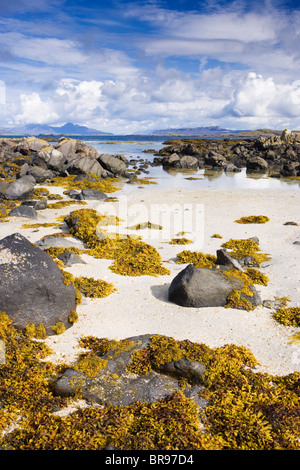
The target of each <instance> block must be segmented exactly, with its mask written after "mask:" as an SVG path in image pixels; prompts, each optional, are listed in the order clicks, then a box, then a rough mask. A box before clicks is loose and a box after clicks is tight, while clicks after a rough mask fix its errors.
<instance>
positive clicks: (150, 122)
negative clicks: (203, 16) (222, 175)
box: [15, 68, 300, 133]
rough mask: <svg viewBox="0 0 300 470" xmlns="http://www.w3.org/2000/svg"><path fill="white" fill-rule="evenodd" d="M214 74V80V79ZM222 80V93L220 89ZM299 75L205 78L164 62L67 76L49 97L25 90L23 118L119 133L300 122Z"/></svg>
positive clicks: (277, 125)
mask: <svg viewBox="0 0 300 470" xmlns="http://www.w3.org/2000/svg"><path fill="white" fill-rule="evenodd" d="M209 78H211V82H209V80H208V79H209ZM218 85H219V86H220V87H221V88H222V90H223V91H222V93H220V94H219V95H218V94H217V93H215V90H216V89H217V88H218ZM299 106H300V80H298V81H294V82H291V83H290V84H284V83H280V82H276V81H275V80H274V78H272V77H263V76H262V75H259V74H256V73H254V72H252V73H249V74H248V75H246V76H245V75H241V74H239V75H238V76H235V75H234V73H233V72H230V73H228V74H225V73H223V72H222V71H221V70H220V69H219V70H218V71H216V70H210V71H209V70H205V71H203V72H202V80H201V79H195V80H192V79H191V78H190V77H189V76H186V75H184V74H182V73H176V71H173V70H172V69H169V70H166V69H163V68H159V69H158V70H157V71H156V75H154V76H153V77H151V78H149V77H145V76H141V75H140V76H139V77H134V78H132V79H129V78H126V77H125V78H123V79H120V78H119V79H118V80H104V81H96V80H91V81H79V80H70V79H64V80H61V81H60V82H59V84H58V86H57V88H56V89H55V90H54V91H53V92H52V93H51V95H50V96H49V97H48V98H47V99H43V98H42V97H41V96H40V95H39V94H38V93H36V92H35V93H31V94H22V95H21V97H20V111H19V112H18V113H17V115H16V118H15V121H16V122H19V123H31V122H36V123H40V124H42V123H52V124H55V123H58V122H59V123H63V122H67V121H72V122H76V123H78V124H84V125H88V126H89V127H93V128H97V129H99V130H104V131H108V132H114V133H126V132H128V133H133V132H140V131H143V130H144V131H146V130H152V129H156V128H160V127H164V128H165V127H197V126H207V125H214V124H218V125H221V126H223V127H228V126H229V125H230V126H231V127H233V128H237V129H239V128H244V129H245V128H250V129H251V128H257V127H272V128H283V127H293V128H295V126H296V124H297V123H298V125H299V124H300V122H299Z"/></svg>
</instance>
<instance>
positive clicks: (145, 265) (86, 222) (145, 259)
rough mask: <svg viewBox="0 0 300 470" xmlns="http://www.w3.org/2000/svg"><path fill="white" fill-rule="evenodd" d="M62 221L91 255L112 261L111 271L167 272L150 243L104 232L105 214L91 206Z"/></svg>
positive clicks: (138, 274) (156, 273)
mask: <svg viewBox="0 0 300 470" xmlns="http://www.w3.org/2000/svg"><path fill="white" fill-rule="evenodd" d="M65 220H66V222H67V224H68V225H69V230H70V233H71V234H72V235H75V236H76V237H78V238H80V239H81V240H82V241H83V242H85V243H86V245H87V247H88V248H89V249H90V252H89V254H90V255H91V256H94V257H95V258H103V259H111V260H113V263H112V265H111V266H110V269H111V270H112V271H113V272H114V273H116V274H121V275H127V276H141V275H150V276H157V275H165V274H170V271H169V270H168V269H166V268H165V267H164V266H163V265H162V261H161V256H160V254H159V252H158V251H157V250H156V249H155V248H154V247H153V246H151V245H149V244H147V243H145V242H143V241H141V240H139V239H136V237H134V238H132V237H130V236H123V235H120V234H119V233H111V232H106V231H105V230H104V229H103V226H104V225H105V224H106V223H107V220H108V218H107V216H104V215H102V214H99V213H97V212H96V211H95V210H94V209H81V210H80V209H79V210H76V211H74V212H71V214H70V215H69V216H68V217H67V218H66V219H65ZM109 223H113V224H115V225H118V223H119V219H118V218H114V219H113V220H110V219H109Z"/></svg>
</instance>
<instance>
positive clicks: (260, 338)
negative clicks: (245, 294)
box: [0, 185, 300, 375]
mask: <svg viewBox="0 0 300 470" xmlns="http://www.w3.org/2000/svg"><path fill="white" fill-rule="evenodd" d="M43 186H44V185H43ZM49 189H50V190H51V191H52V192H53V188H51V187H49ZM54 192H56V193H58V192H61V193H62V192H63V188H55V191H54ZM113 195H114V196H116V197H118V198H120V196H122V191H119V192H116V193H114V194H113ZM126 197H127V199H126V203H127V204H128V206H132V205H133V204H137V203H139V204H140V205H141V206H140V207H143V208H144V209H145V210H146V212H145V213H147V210H148V214H151V208H153V205H155V204H157V205H161V204H165V205H166V207H168V206H171V205H173V204H178V207H183V206H184V205H187V206H184V207H185V208H187V209H191V210H192V211H193V210H194V208H195V207H196V206H197V205H198V206H197V207H198V208H199V207H200V208H201V205H203V206H202V209H203V212H202V215H203V219H202V221H203V229H204V232H203V237H202V236H201V233H198V236H197V237H196V241H195V243H193V244H191V245H171V244H170V243H169V241H170V239H171V238H172V237H173V236H176V233H172V226H171V224H170V221H169V218H168V217H167V216H166V218H165V219H162V220H161V221H160V223H161V225H163V227H164V228H165V229H167V230H166V233H167V234H168V235H169V239H168V240H167V239H164V238H162V237H161V238H159V237H158V236H156V239H155V238H153V237H151V239H150V240H149V239H147V238H146V235H149V232H148V233H146V234H144V236H143V240H144V241H145V242H149V243H150V244H151V245H153V246H155V247H156V248H157V249H158V251H159V253H160V254H161V256H162V260H163V263H164V266H165V267H167V268H168V269H170V271H171V274H170V275H165V276H158V277H152V276H139V277H129V276H121V275H118V274H115V273H113V272H112V271H111V270H110V269H108V267H109V265H110V264H111V261H110V260H101V259H94V258H93V257H91V256H88V255H82V259H83V260H84V261H85V262H86V264H85V265H83V264H76V265H73V266H71V267H66V268H65V270H66V271H69V272H70V273H72V274H73V275H74V276H80V275H82V276H88V277H94V278H95V279H103V280H106V281H108V282H112V283H113V284H114V286H115V288H116V289H117V291H116V292H114V293H112V294H111V295H109V296H108V297H106V298H103V299H88V298H85V299H84V300H83V303H82V304H81V305H79V306H78V307H77V312H78V314H79V320H78V322H76V323H75V324H74V325H73V326H72V327H71V328H69V329H68V330H66V331H65V332H64V333H63V334H61V335H54V336H51V337H48V338H47V339H46V342H47V344H49V346H50V347H51V348H52V349H53V351H54V354H53V355H52V356H51V358H49V359H51V360H52V361H58V362H65V363H69V364H72V362H74V361H75V360H76V357H77V355H78V354H79V352H80V349H79V348H78V340H79V338H80V337H81V336H90V335H92V336H97V337H100V338H103V337H107V338H110V339H123V338H126V337H130V336H135V335H140V334H146V333H151V334H157V333H158V334H164V335H168V336H172V337H174V338H175V339H186V338H187V339H190V340H191V341H195V342H200V343H205V344H207V345H208V346H210V347H218V346H222V345H224V344H229V343H232V344H236V345H241V346H245V347H247V348H249V349H250V350H251V351H252V352H253V354H254V356H255V357H256V359H257V360H258V362H259V364H260V365H259V366H258V367H257V370H259V371H263V372H267V373H270V374H278V375H285V374H289V373H291V372H294V371H300V345H297V344H290V338H291V336H292V335H293V334H295V333H297V332H299V328H294V327H288V326H284V325H281V324H279V323H278V322H277V321H276V320H275V319H274V318H273V316H272V310H270V309H268V308H265V307H262V306H259V307H257V308H256V309H255V310H253V311H245V310H238V309H230V308H229V309H227V308H223V307H219V308H201V309H200V308H186V307H180V306H178V305H175V304H173V303H171V302H169V301H168V287H169V285H170V283H171V281H172V279H173V278H174V277H175V275H176V274H177V273H178V272H179V271H181V270H182V269H183V268H184V267H185V265H180V264H176V262H175V260H176V254H177V253H179V252H180V251H182V250H185V249H188V250H193V251H203V252H204V253H210V254H216V250H217V249H218V248H220V246H221V244H222V243H223V242H225V241H227V240H229V239H230V238H249V237H253V236H257V237H258V238H259V246H260V248H261V251H262V252H264V253H268V254H269V255H270V257H271V259H270V261H268V262H266V263H265V264H264V267H263V268H261V271H262V272H263V273H265V274H266V275H267V276H269V278H270V282H269V285H268V286H267V287H264V286H256V287H257V290H258V291H259V293H260V295H261V298H262V300H265V299H274V297H276V296H278V297H282V296H289V297H290V299H291V302H290V303H289V306H299V305H300V283H299V281H300V268H299V262H300V246H299V245H297V244H294V242H295V241H296V240H298V241H300V229H299V226H296V225H284V224H285V223H286V222H289V221H293V222H297V223H298V224H300V219H299V206H300V193H299V192H297V191H292V190H291V191H289V190H285V191H273V190H261V191H259V190H256V189H255V190H248V189H247V190H245V189H242V190H230V189H228V190H214V189H207V190H192V191H188V190H184V191H181V190H178V191H174V190H163V189H156V188H155V187H153V186H152V185H151V188H149V187H144V188H141V189H138V188H137V190H136V191H132V192H130V193H128V194H127V196H126ZM117 204H118V203H113V202H112V203H107V202H106V203H104V202H103V203H100V204H99V203H98V202H97V201H89V202H88V204H87V205H86V206H75V205H74V206H68V207H65V208H63V209H59V210H54V209H46V210H42V211H38V219H37V220H29V219H23V218H17V217H15V218H10V220H9V222H6V223H1V224H0V238H3V237H5V236H7V235H9V234H11V233H14V232H19V233H21V234H23V235H24V236H25V237H27V238H28V239H29V240H30V241H31V242H36V241H37V240H39V239H40V238H42V237H43V236H44V235H47V234H52V233H54V232H57V231H58V229H57V228H53V227H48V228H43V227H42V228H39V229H38V230H37V229H33V228H29V229H28V228H27V229H25V228H22V225H23V224H24V223H38V222H40V223H45V222H50V221H51V222H52V221H55V218H56V217H58V216H59V215H62V214H65V215H66V214H68V213H69V212H71V211H72V210H74V209H75V208H96V209H98V210H99V212H102V211H110V212H111V213H112V214H113V213H114V208H115V207H116V205H117ZM248 215H266V216H268V217H269V218H270V220H269V222H267V223H266V224H249V225H243V224H238V223H235V220H236V219H238V218H240V217H242V216H248ZM140 222H146V220H140ZM151 222H153V223H156V222H157V221H156V220H151ZM168 224H169V225H168ZM125 225H126V224H125ZM201 226H202V225H201ZM156 232H158V231H156ZM137 233H138V232H137ZM215 233H217V234H220V235H221V236H222V239H220V238H212V235H213V234H215ZM139 234H142V232H141V233H139ZM192 235H193V234H189V233H187V234H186V235H185V236H186V237H187V238H191V236H192Z"/></svg>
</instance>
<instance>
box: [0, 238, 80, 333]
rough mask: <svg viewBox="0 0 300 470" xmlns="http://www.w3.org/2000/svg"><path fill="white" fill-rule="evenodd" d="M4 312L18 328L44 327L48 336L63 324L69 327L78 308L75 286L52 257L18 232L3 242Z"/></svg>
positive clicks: (0, 266) (0, 295) (0, 250)
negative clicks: (74, 311)
mask: <svg viewBox="0 0 300 470" xmlns="http://www.w3.org/2000/svg"><path fill="white" fill-rule="evenodd" d="M0 279H1V283H0V298H1V311H2V312H4V313H6V314H7V315H8V316H9V317H10V318H11V319H12V322H13V325H14V326H15V327H17V328H20V329H24V328H25V326H26V325H28V324H35V325H36V326H37V325H43V326H44V327H45V329H46V332H47V334H48V335H50V334H53V331H52V329H51V328H52V326H54V325H56V324H57V323H58V322H62V323H63V324H64V325H65V327H66V328H68V327H70V326H71V325H72V324H71V323H70V322H69V314H70V312H71V310H74V309H75V308H76V304H75V290H74V287H73V285H71V284H70V285H66V284H65V283H64V278H63V275H62V273H61V271H60V269H59V268H58V266H57V264H56V263H55V262H54V261H53V260H52V258H51V257H50V256H49V255H48V254H46V253H45V252H43V251H42V250H41V249H39V248H38V247H36V246H34V245H33V244H31V243H30V242H29V241H28V240H27V239H26V238H25V237H23V236H22V235H20V234H18V233H14V234H12V235H9V236H8V237H5V238H3V239H2V240H0Z"/></svg>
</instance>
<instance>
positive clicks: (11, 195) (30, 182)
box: [4, 175, 35, 201]
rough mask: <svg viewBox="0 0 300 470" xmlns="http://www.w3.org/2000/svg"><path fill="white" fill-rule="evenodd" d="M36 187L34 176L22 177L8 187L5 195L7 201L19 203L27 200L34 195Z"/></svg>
mask: <svg viewBox="0 0 300 470" xmlns="http://www.w3.org/2000/svg"><path fill="white" fill-rule="evenodd" d="M34 185H35V179H34V178H33V177H32V176H29V175H26V176H22V178H19V179H16V180H15V181H13V182H12V183H9V184H8V185H7V188H6V190H5V193H4V196H5V199H8V200H19V201H22V200H24V199H27V198H29V197H31V196H32V195H33V193H34Z"/></svg>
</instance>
